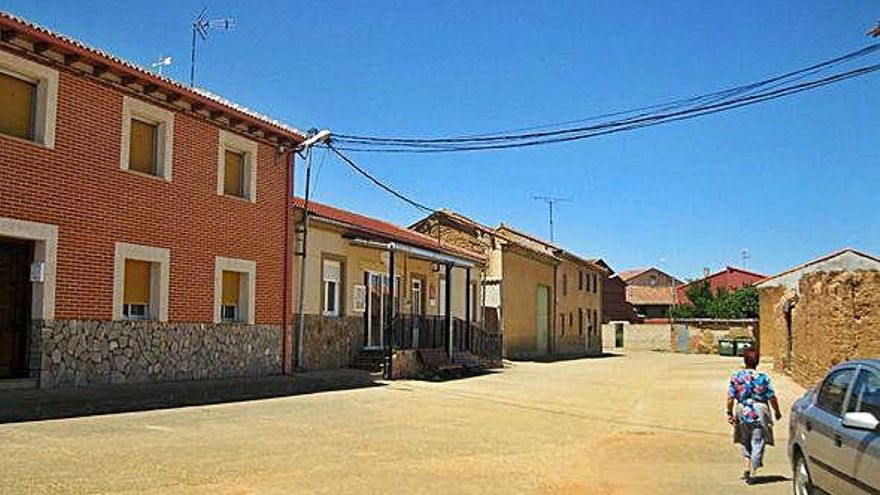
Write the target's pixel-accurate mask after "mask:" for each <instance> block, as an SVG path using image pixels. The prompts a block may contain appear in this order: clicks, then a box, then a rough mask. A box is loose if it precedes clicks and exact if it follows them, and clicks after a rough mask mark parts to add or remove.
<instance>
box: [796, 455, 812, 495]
mask: <svg viewBox="0 0 880 495" xmlns="http://www.w3.org/2000/svg"><path fill="white" fill-rule="evenodd" d="M792 481H793V484H794V495H813V494H814V493H815V492H814V491H813V479H812V478H810V470H809V469H807V461H806V459H804V456H803V455H802V454H800V453H798V454H797V457H795V459H794V479H793V480H792Z"/></svg>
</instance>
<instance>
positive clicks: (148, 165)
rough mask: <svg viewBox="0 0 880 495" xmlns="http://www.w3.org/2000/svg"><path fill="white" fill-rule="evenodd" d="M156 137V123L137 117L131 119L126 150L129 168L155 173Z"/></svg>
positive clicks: (157, 136)
mask: <svg viewBox="0 0 880 495" xmlns="http://www.w3.org/2000/svg"><path fill="white" fill-rule="evenodd" d="M158 138H159V126H158V125H156V124H151V123H149V122H144V121H143V120H139V119H131V138H130V140H129V151H128V160H129V163H128V168H129V170H134V171H135V172H141V173H144V174H150V175H157V172H158V166H157V164H158V162H157V155H158V153H157V144H158Z"/></svg>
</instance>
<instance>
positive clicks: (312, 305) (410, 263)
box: [293, 220, 483, 321]
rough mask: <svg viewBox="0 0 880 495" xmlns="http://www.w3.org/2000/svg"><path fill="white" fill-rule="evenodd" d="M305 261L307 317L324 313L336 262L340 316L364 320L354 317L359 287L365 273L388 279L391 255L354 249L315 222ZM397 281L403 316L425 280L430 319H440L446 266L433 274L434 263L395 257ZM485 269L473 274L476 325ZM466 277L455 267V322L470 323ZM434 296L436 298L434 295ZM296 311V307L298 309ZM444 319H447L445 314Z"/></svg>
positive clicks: (296, 292) (338, 234)
mask: <svg viewBox="0 0 880 495" xmlns="http://www.w3.org/2000/svg"><path fill="white" fill-rule="evenodd" d="M307 248H308V249H307V256H306V283H305V291H304V294H305V304H304V308H305V312H306V314H315V315H317V314H321V313H322V293H323V273H322V270H323V260H325V259H332V260H336V261H339V262H341V263H342V264H343V278H344V280H343V282H342V293H341V295H340V302H341V310H342V311H341V315H345V316H359V315H362V314H363V313H362V312H354V311H353V310H352V308H353V295H354V286H355V285H363V284H364V272H365V271H373V272H378V273H383V274H387V273H388V272H389V268H390V267H389V261H390V255H389V253H388V252H387V251H385V250H382V249H377V248H371V247H366V246H359V245H356V244H351V242H350V241H349V240H348V239H344V238H343V237H342V231H341V229H338V228H336V227H335V226H332V225H327V224H323V223H319V222H318V221H316V220H312V221H311V222H310V224H309V235H308V242H307ZM300 262H301V259H300V258H297V259H296V262H295V263H294V272H295V273H294V280H295V285H294V291H293V292H294V301H297V300H298V299H297V298H298V297H299V266H300ZM394 265H395V266H394V271H395V277H400V280H401V285H400V287H401V292H402V294H400V296H402V298H401V302H400V305H401V312H402V313H403V314H411V312H412V297H411V296H412V280H413V279H414V278H416V277H419V278H421V279H422V280H423V281H424V282H425V286H424V288H423V291H424V292H425V294H426V296H425V314H426V315H440V299H439V298H441V297H444V294H441V292H440V280H441V279H444V278H445V275H446V270H445V267H441V268H440V271H439V272H435V271H433V269H432V263H431V262H430V261H426V260H422V259H416V258H413V257H411V256H409V255H408V254H406V253H403V252H397V253H395V258H394ZM482 272H483V268H482V267H481V266H479V265H478V266H475V267H474V268H472V269H471V282H472V290H476V292H475V301H476V308H475V310H474V311H473V314H472V315H471V320H472V321H480V319H481V315H482V311H481V310H480V305H479V302H480V301H481V297H482V295H481V293H480V284H479V282H480V279H481V276H482ZM466 277H467V273H466V269H465V268H463V267H454V268H453V269H452V304H451V308H452V316H453V317H456V318H461V319H464V318H465V313H466V310H465V307H466V306H465V304H466V302H465V301H466V293H465V280H466ZM431 294H433V295H434V296H435V297H434V298H433V304H432V298H431V297H430V295H431ZM296 308H297V305H296V302H294V309H296ZM441 316H442V315H441Z"/></svg>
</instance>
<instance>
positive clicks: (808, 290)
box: [761, 270, 880, 386]
mask: <svg viewBox="0 0 880 495" xmlns="http://www.w3.org/2000/svg"><path fill="white" fill-rule="evenodd" d="M798 285H799V286H798V289H799V290H798V292H799V294H798V295H797V302H796V303H795V305H794V309H793V310H792V312H791V338H792V353H791V362H790V363H788V364H790V366H789V367H788V369H787V370H786V371H787V372H788V373H790V374H791V375H792V376H793V377H794V379H795V380H796V381H798V382H799V383H801V384H803V385H807V386H809V385H812V384H814V383H816V382H817V381H818V380H819V379H821V378H822V377H823V376H824V375H825V373H826V372H827V371H828V369H829V368H830V367H832V366H834V365H835V364H838V363H840V362H843V361H847V360H851V359H858V358H868V357H878V356H880V271H864V270H862V271H853V272H848V271H840V272H832V273H827V272H816V273H810V274H806V275H804V277H803V278H801V279H800V281H799V284H798ZM792 296H793V294H791V293H786V291H785V289H784V288H779V287H771V288H769V289H764V290H762V298H761V321H762V324H761V325H762V327H761V330H762V332H761V333H762V338H761V346H762V349H764V352H765V353H766V352H767V351H770V353H771V354H772V355H773V357H774V365H775V366H776V368H777V369H780V368H781V369H785V367H786V364H787V363H786V362H785V358H786V350H787V328H786V321H785V315H784V312H783V308H784V304H785V301H786V300H788V299H789V298H791V297H792ZM765 321H768V322H769V323H770V328H768V329H767V330H766V331H765V327H764V322H765Z"/></svg>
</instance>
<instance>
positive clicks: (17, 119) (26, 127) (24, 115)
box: [0, 72, 37, 140]
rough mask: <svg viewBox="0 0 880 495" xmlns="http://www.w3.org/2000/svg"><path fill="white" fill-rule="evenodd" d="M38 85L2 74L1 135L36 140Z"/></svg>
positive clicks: (0, 76) (0, 81) (0, 87)
mask: <svg viewBox="0 0 880 495" xmlns="http://www.w3.org/2000/svg"><path fill="white" fill-rule="evenodd" d="M36 95H37V85H36V84H34V83H32V82H29V81H26V80H24V79H21V78H18V77H14V76H11V75H9V74H5V73H3V72H0V133H3V134H6V135H9V136H13V137H17V138H22V139H29V140H33V139H34V123H35V122H34V116H35V113H36Z"/></svg>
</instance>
